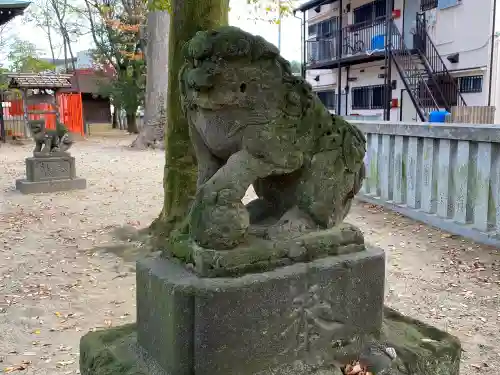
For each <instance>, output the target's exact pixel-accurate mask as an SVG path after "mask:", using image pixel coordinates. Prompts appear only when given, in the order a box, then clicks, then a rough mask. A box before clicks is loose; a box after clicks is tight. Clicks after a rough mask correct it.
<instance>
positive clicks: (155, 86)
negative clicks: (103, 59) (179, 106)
mask: <svg viewBox="0 0 500 375" xmlns="http://www.w3.org/2000/svg"><path fill="white" fill-rule="evenodd" d="M147 22H148V23H147V32H146V33H147V46H146V49H147V50H146V67H147V73H146V74H147V76H146V102H145V113H144V126H143V127H142V129H141V132H140V134H139V135H138V136H137V138H136V139H135V141H134V142H133V143H132V145H131V146H132V147H134V148H139V149H145V148H148V147H158V146H159V147H163V146H164V135H165V125H166V121H167V119H166V107H167V103H166V96H167V91H168V73H167V72H168V35H169V32H170V14H169V13H168V12H167V11H155V12H149V13H148V21H147Z"/></svg>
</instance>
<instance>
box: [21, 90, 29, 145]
mask: <svg viewBox="0 0 500 375" xmlns="http://www.w3.org/2000/svg"><path fill="white" fill-rule="evenodd" d="M21 98H22V100H23V118H24V137H25V138H29V137H31V129H30V128H29V126H28V89H22V90H21Z"/></svg>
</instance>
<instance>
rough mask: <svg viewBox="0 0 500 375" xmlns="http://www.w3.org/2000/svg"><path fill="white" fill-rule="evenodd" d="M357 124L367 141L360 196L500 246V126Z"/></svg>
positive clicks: (365, 122)
mask: <svg viewBox="0 0 500 375" xmlns="http://www.w3.org/2000/svg"><path fill="white" fill-rule="evenodd" d="M352 122H353V123H354V124H356V125H357V126H358V127H359V128H360V129H361V130H362V131H363V132H364V133H365V134H366V137H367V142H368V144H367V155H366V159H365V162H366V166H367V178H366V180H365V182H364V185H363V188H362V191H361V192H360V194H359V195H358V197H359V198H360V199H361V200H364V201H367V202H372V203H376V204H381V205H383V206H386V207H388V208H390V209H392V210H394V211H397V212H399V213H401V214H403V215H406V216H409V217H411V218H413V219H416V220H420V221H423V222H426V223H428V224H430V225H433V226H436V227H439V228H441V229H444V230H446V231H449V232H451V233H455V234H459V235H462V236H465V237H469V238H471V239H473V240H475V241H478V242H482V243H485V244H490V245H494V246H500V126H495V125H468V124H429V123H391V122H381V121H376V122H375V121H360V122H356V121H352Z"/></svg>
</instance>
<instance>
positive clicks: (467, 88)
mask: <svg viewBox="0 0 500 375" xmlns="http://www.w3.org/2000/svg"><path fill="white" fill-rule="evenodd" d="M458 87H459V89H460V92H461V93H463V94H469V93H473V92H481V91H483V76H469V77H459V78H458Z"/></svg>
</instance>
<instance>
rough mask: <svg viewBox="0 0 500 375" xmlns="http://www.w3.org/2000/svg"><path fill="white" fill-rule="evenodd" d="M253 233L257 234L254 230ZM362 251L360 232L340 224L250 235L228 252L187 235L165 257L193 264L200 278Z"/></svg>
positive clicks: (223, 275)
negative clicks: (284, 233) (282, 235)
mask: <svg viewBox="0 0 500 375" xmlns="http://www.w3.org/2000/svg"><path fill="white" fill-rule="evenodd" d="M253 230H254V231H255V232H258V229H257V228H253ZM364 249H365V241H364V237H363V233H362V232H361V230H359V228H357V227H355V226H354V225H351V224H347V223H342V224H340V225H338V226H336V227H334V228H331V229H326V230H320V231H312V232H309V233H300V232H299V233H295V234H290V235H289V236H287V237H285V238H277V239H274V240H270V239H266V238H262V237H258V236H256V235H249V236H248V238H247V241H246V242H245V243H243V244H241V245H240V246H238V247H237V248H235V249H231V250H213V249H207V248H202V247H200V246H198V245H196V244H195V243H194V242H193V241H192V240H191V239H190V238H189V236H188V235H185V236H183V237H180V236H178V237H176V238H175V240H173V241H171V244H170V245H169V248H168V250H167V251H166V252H165V254H166V256H171V257H175V258H178V259H180V260H182V261H183V262H185V263H190V264H192V265H193V269H194V270H195V272H196V273H197V274H198V275H200V276H202V277H227V276H238V275H242V274H245V273H256V272H263V271H268V270H272V269H275V268H277V267H282V266H286V265H289V264H292V263H296V262H304V261H311V260H313V259H318V258H323V257H327V256H334V255H341V254H348V253H354V252H358V251H363V250H364Z"/></svg>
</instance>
